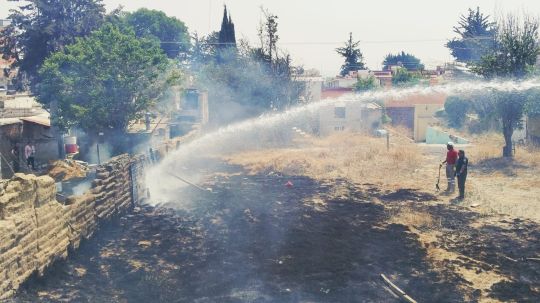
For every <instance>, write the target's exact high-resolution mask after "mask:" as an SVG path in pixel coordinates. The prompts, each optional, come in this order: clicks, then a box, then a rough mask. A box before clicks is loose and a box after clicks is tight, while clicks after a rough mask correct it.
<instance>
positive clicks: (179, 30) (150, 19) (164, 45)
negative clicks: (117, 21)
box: [125, 8, 191, 58]
mask: <svg viewBox="0 0 540 303" xmlns="http://www.w3.org/2000/svg"><path fill="white" fill-rule="evenodd" d="M125 19H126V22H127V23H128V24H129V25H130V26H131V27H132V28H133V30H134V31H135V35H136V36H137V37H139V38H142V37H144V38H157V39H158V40H159V42H160V44H161V49H163V51H164V52H165V54H167V57H169V58H178V56H179V55H180V54H187V53H188V51H189V49H190V47H191V46H190V37H189V33H188V29H187V27H186V25H185V24H184V22H182V21H180V20H178V19H176V18H174V17H169V16H167V15H166V14H165V13H164V12H162V11H157V10H149V9H146V8H141V9H139V10H137V11H135V12H133V13H131V14H127V15H126V17H125Z"/></svg>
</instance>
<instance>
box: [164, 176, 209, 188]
mask: <svg viewBox="0 0 540 303" xmlns="http://www.w3.org/2000/svg"><path fill="white" fill-rule="evenodd" d="M167 174H168V175H170V176H172V177H174V178H176V179H178V180H180V181H182V182H184V183H186V184H188V185H191V186H193V187H196V188H198V189H200V190H202V191H206V192H208V191H209V190H207V189H204V188H202V187H200V186H198V185H196V184H193V183H191V182H189V181H188V180H186V179H184V178H181V177H179V176H177V175H175V174H173V173H171V172H167Z"/></svg>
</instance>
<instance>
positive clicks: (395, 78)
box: [392, 67, 420, 87]
mask: <svg viewBox="0 0 540 303" xmlns="http://www.w3.org/2000/svg"><path fill="white" fill-rule="evenodd" d="M418 83H420V77H419V75H418V74H417V73H414V72H410V71H408V70H407V69H406V68H404V67H399V68H397V69H396V70H395V72H394V74H393V75H392V85H394V86H398V87H403V86H412V85H416V84H418Z"/></svg>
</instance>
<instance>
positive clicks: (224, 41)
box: [218, 6, 236, 51]
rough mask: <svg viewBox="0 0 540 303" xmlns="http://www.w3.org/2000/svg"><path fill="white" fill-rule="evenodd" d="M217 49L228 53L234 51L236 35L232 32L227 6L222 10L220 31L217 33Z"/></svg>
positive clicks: (232, 25) (232, 26) (232, 27)
mask: <svg viewBox="0 0 540 303" xmlns="http://www.w3.org/2000/svg"><path fill="white" fill-rule="evenodd" d="M218 42H219V48H220V49H222V50H226V51H230V50H231V49H234V50H236V33H235V31H234V23H233V22H232V18H231V15H230V14H228V13H227V6H225V8H224V9H223V20H222V21H221V29H220V31H219V37H218Z"/></svg>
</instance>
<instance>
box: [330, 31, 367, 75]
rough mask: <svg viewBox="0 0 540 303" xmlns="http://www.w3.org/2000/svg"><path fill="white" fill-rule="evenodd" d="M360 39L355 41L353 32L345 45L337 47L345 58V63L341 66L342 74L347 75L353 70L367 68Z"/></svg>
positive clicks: (337, 50)
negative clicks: (359, 46)
mask: <svg viewBox="0 0 540 303" xmlns="http://www.w3.org/2000/svg"><path fill="white" fill-rule="evenodd" d="M359 44H360V41H354V40H353V36H352V33H349V40H348V41H347V42H346V43H345V46H343V47H338V48H336V52H337V53H338V54H340V55H341V56H342V57H344V58H345V63H344V64H343V65H342V66H341V71H340V75H342V76H345V75H347V74H349V72H351V71H359V70H363V69H366V66H365V64H364V62H363V60H364V56H363V55H362V52H361V51H360V48H358V45H359Z"/></svg>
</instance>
